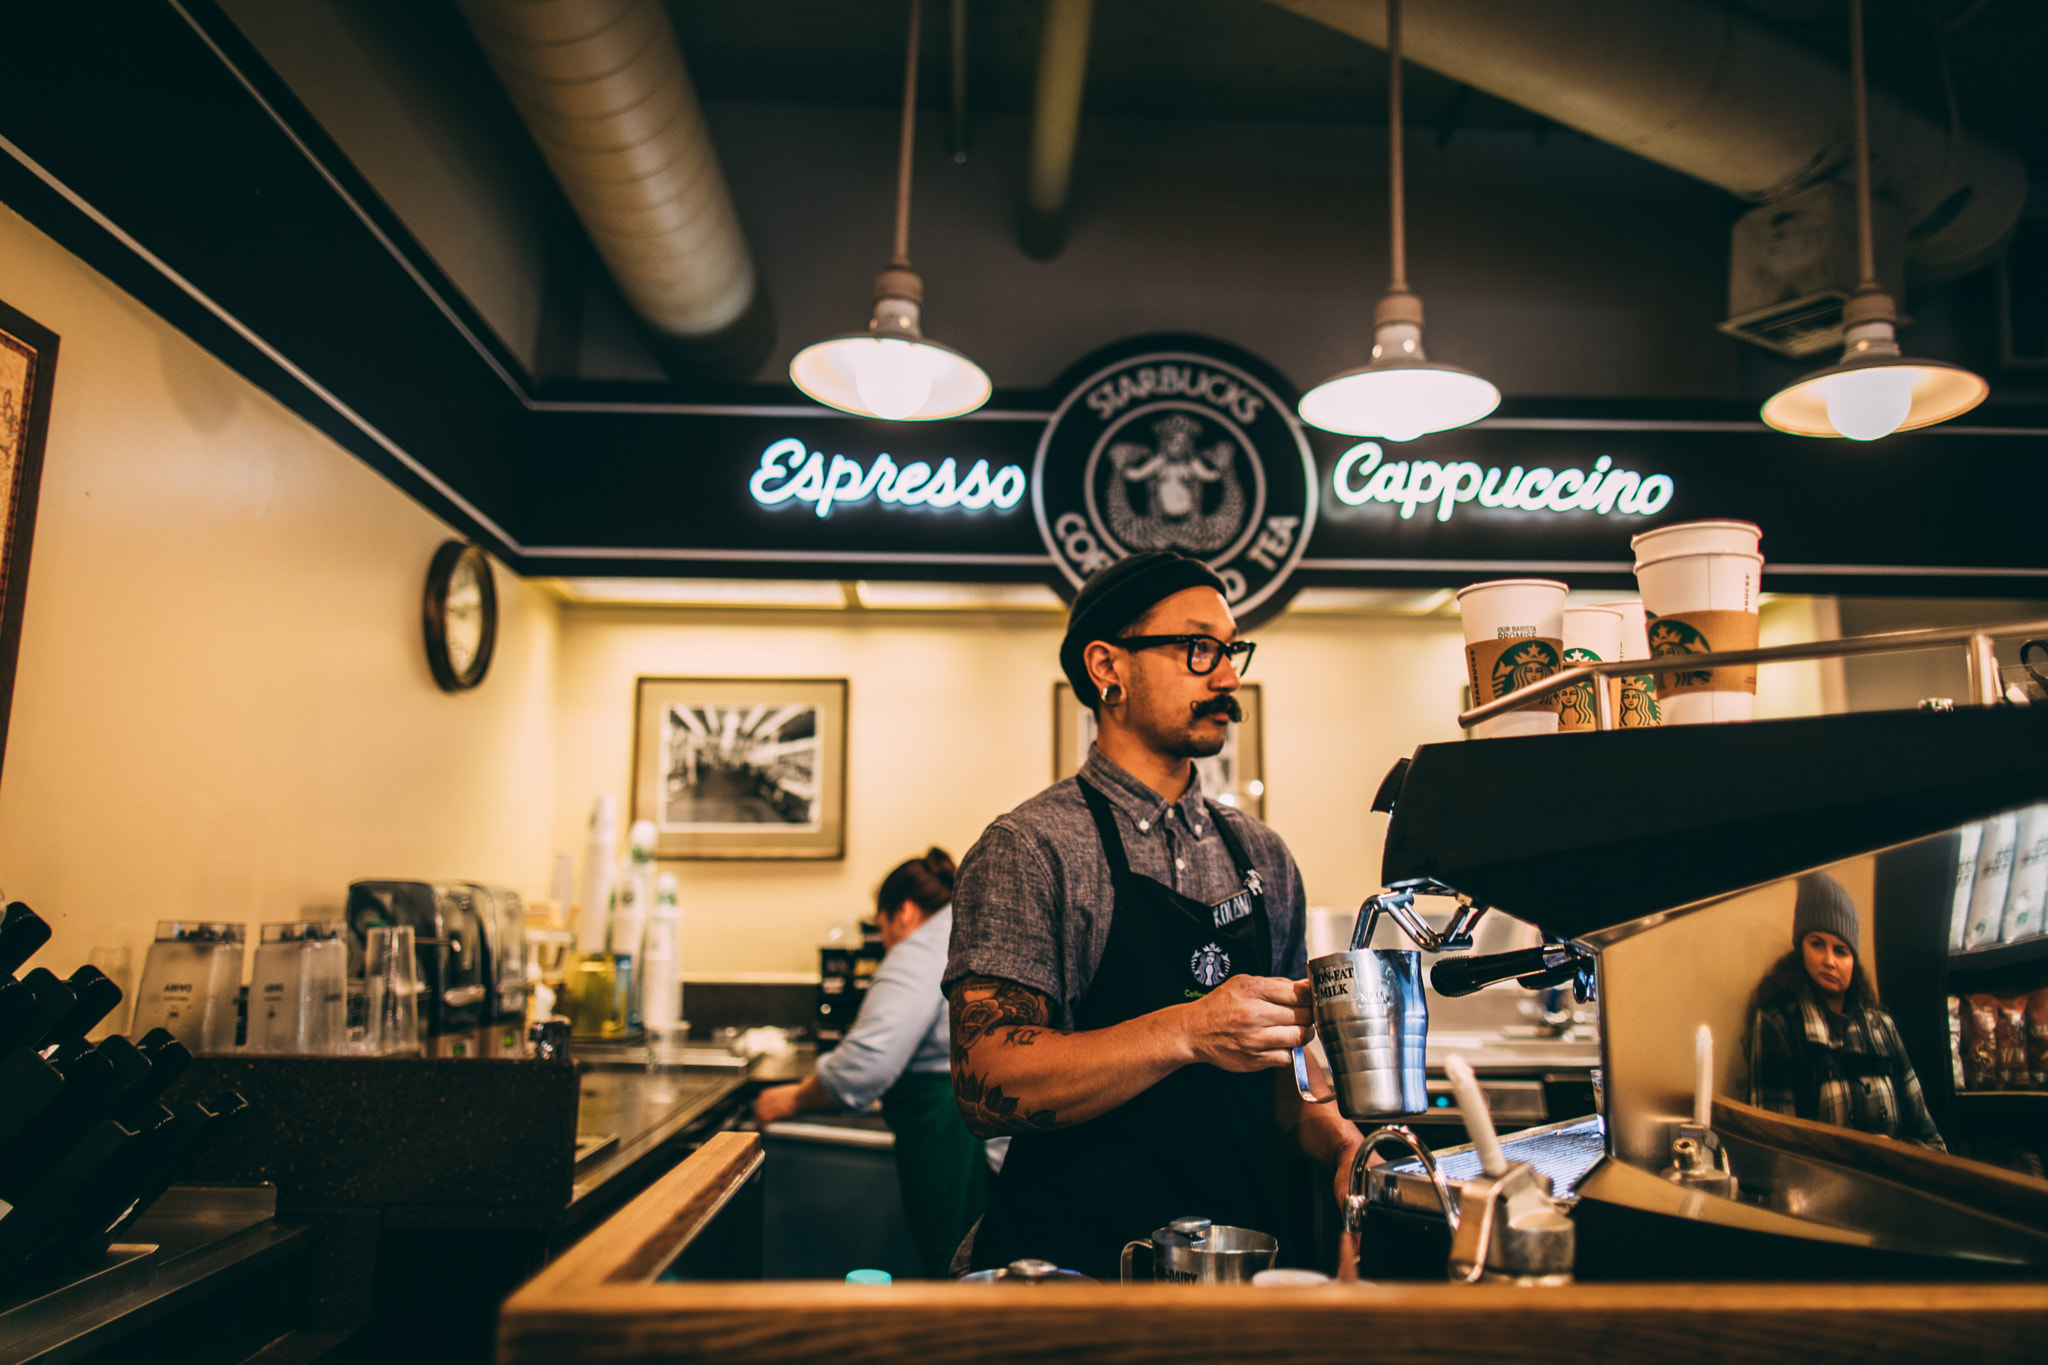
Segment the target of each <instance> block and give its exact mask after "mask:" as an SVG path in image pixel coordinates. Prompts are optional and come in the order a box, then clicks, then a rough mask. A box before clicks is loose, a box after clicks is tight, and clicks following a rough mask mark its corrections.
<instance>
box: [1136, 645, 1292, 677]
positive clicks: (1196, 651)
mask: <svg viewBox="0 0 2048 1365" xmlns="http://www.w3.org/2000/svg"><path fill="white" fill-rule="evenodd" d="M1110 643H1112V644H1118V645H1122V646H1123V647H1124V648H1125V649H1154V648H1156V647H1158V646H1160V645H1186V646H1187V647H1188V672H1190V673H1194V674H1198V675H1204V676H1206V675H1207V674H1210V673H1214V672H1215V671H1216V665H1218V664H1220V663H1222V662H1223V661H1224V660H1225V659H1229V660H1230V663H1231V667H1233V668H1235V669H1236V670H1237V676H1238V677H1240V678H1242V677H1243V676H1244V675H1245V674H1246V673H1248V672H1250V671H1251V666H1252V651H1253V650H1255V649H1257V648H1258V646H1257V645H1255V644H1253V643H1252V642H1251V641H1250V640H1232V641H1231V642H1230V643H1229V644H1225V643H1223V641H1221V640H1219V639H1217V638H1216V637H1215V636H1213V635H1126V636H1124V637H1123V638H1121V639H1118V640H1113V641H1111V642H1110Z"/></svg>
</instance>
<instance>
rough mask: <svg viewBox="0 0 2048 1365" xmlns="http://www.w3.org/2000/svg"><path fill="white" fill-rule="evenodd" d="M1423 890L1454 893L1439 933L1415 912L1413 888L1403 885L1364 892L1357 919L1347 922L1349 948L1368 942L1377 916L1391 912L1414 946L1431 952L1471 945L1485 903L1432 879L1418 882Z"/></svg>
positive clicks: (1375, 925)
mask: <svg viewBox="0 0 2048 1365" xmlns="http://www.w3.org/2000/svg"><path fill="white" fill-rule="evenodd" d="M1422 890H1423V892H1424V894H1430V895H1434V894H1441V895H1446V896H1457V899H1458V909H1457V911H1456V913H1454V914H1453V915H1452V916H1451V922H1450V923H1449V924H1447V925H1445V926H1444V931H1443V932H1442V933H1441V934H1439V933H1438V932H1437V931H1436V930H1434V929H1432V928H1430V927H1429V923H1428V921H1426V920H1424V919H1423V918H1422V916H1421V915H1419V914H1417V913H1416V912H1415V889H1414V888H1412V887H1403V888H1401V889H1400V890H1398V891H1382V892H1380V893H1379V894H1378V895H1373V896H1367V897H1366V898H1365V902H1364V903H1363V904H1362V905H1360V906H1359V907H1358V919H1357V921H1356V922H1355V923H1354V924H1353V925H1352V926H1351V951H1352V952H1354V953H1355V952H1357V951H1358V950H1359V949H1361V948H1363V947H1365V945H1366V944H1368V943H1370V942H1372V931H1373V930H1374V929H1376V928H1378V927H1379V922H1380V916H1381V915H1383V914H1385V915H1391V916H1393V919H1394V923H1396V924H1398V925H1400V926H1401V929H1402V932H1404V933H1406V934H1407V935H1408V937H1409V938H1411V939H1413V940H1415V946H1416V947H1418V948H1421V949H1423V950H1424V951H1425V952H1431V953H1454V952H1460V951H1462V950H1464V949H1467V948H1470V947H1471V946H1472V930H1473V928H1474V927H1475V926H1476V925H1477V924H1478V923H1479V918H1480V916H1482V915H1484V914H1485V913H1486V907H1485V906H1483V905H1475V904H1473V901H1472V898H1471V897H1470V896H1465V895H1459V894H1458V893H1457V892H1455V891H1452V890H1451V889H1450V888H1449V887H1445V886H1438V885H1437V884H1436V883H1434V882H1426V883H1423V884H1422Z"/></svg>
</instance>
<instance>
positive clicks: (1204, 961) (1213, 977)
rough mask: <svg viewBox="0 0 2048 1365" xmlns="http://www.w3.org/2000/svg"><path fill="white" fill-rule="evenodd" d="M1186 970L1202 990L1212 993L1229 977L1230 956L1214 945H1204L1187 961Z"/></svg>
mask: <svg viewBox="0 0 2048 1365" xmlns="http://www.w3.org/2000/svg"><path fill="white" fill-rule="evenodd" d="M1188 970H1189V971H1191V972H1193V973H1194V974H1195V980H1196V981H1198V982H1200V983H1201V986H1202V989H1203V990H1205V991H1213V990H1215V989H1216V988H1217V987H1218V986H1220V985H1222V984H1223V978H1225V977H1227V976H1229V975H1230V954H1229V953H1226V952H1224V951H1223V949H1222V948H1220V947H1218V946H1217V945H1216V944H1213V943H1205V944H1203V945H1202V946H1201V947H1199V948H1197V949H1195V955H1194V956H1193V957H1191V958H1189V959H1188Z"/></svg>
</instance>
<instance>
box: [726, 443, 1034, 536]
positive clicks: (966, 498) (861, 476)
mask: <svg viewBox="0 0 2048 1365" xmlns="http://www.w3.org/2000/svg"><path fill="white" fill-rule="evenodd" d="M747 491H748V492H750V493H752V494H753V495H754V501H755V502H758V503H760V504H761V505H762V506H763V507H774V506H777V505H778V504H780V503H785V502H788V501H789V500H790V499H792V498H794V499H796V500H797V501H798V502H807V503H810V504H811V506H812V509H813V510H814V511H816V512H817V514H818V515H819V516H821V517H829V516H831V515H832V509H833V508H834V507H835V506H837V505H838V504H840V503H857V502H865V501H867V499H869V498H874V499H876V500H878V501H880V502H885V503H892V504H894V505H895V506H897V507H964V508H967V509H968V510H969V511H975V510H979V509H980V508H983V507H995V508H997V509H999V510H1003V511H1008V510H1009V509H1010V508H1012V507H1015V506H1016V505H1017V503H1018V502H1019V501H1020V500H1021V499H1022V498H1023V496H1024V471H1023V469H1022V468H1020V467H1019V466H1017V465H1013V464H1012V465H1004V466H1003V467H1002V468H1001V469H999V470H997V471H996V472H995V473H993V474H991V473H990V472H989V468H988V461H987V460H976V461H975V462H974V463H973V465H971V466H970V467H969V468H968V470H967V473H966V474H965V475H962V474H961V473H960V472H959V470H958V468H957V467H956V466H955V465H954V463H953V457H952V456H950V455H949V456H947V457H946V458H945V459H943V460H940V461H939V464H938V468H936V469H934V468H933V467H932V466H931V465H929V464H927V463H925V462H924V461H923V460H912V461H911V462H910V463H909V464H906V465H898V464H897V463H896V461H895V460H893V459H891V458H890V457H889V456H888V455H886V454H884V455H877V456H875V459H874V463H872V464H867V465H863V464H862V463H861V462H860V461H859V460H854V459H849V458H847V457H846V456H844V455H834V456H833V457H832V459H831V462H830V463H829V464H828V463H827V462H826V460H825V456H824V455H823V453H821V452H819V451H815V450H806V449H805V447H804V443H803V442H802V441H799V440H797V439H796V438H795V437H793V436H792V437H788V438H785V439H783V440H780V441H777V442H775V444H773V445H771V446H769V447H768V448H767V449H766V450H764V451H762V452H761V465H760V468H758V469H756V470H755V471H754V477H753V478H751V479H749V480H748V481H747Z"/></svg>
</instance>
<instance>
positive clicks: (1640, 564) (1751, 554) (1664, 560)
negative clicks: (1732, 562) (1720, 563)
mask: <svg viewBox="0 0 2048 1365" xmlns="http://www.w3.org/2000/svg"><path fill="white" fill-rule="evenodd" d="M1677 559H1754V560H1755V561H1756V562H1757V563H1759V564H1761V563H1763V562H1764V555H1763V551H1761V550H1680V551H1679V552H1678V553H1677V554H1670V555H1658V556H1657V557H1656V558H1655V559H1639V560H1637V561H1636V572H1638V573H1641V572H1642V571H1643V570H1644V569H1647V568H1649V567H1650V566H1651V565H1652V564H1669V563H1671V562H1672V561H1673V560H1677Z"/></svg>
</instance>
